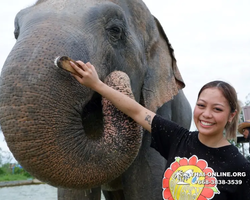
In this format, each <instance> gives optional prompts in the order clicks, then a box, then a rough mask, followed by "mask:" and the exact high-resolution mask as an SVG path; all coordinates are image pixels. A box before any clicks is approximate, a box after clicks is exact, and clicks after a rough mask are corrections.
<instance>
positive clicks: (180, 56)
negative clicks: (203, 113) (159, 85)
mask: <svg viewBox="0 0 250 200" xmlns="http://www.w3.org/2000/svg"><path fill="white" fill-rule="evenodd" d="M35 2H36V0H22V1H18V0H8V1H1V3H0V24H1V26H0V33H1V37H0V70H1V68H2V66H3V64H4V61H5V59H6V58H7V56H8V54H9V52H10V51H11V49H12V47H13V45H14V44H15V38H14V34H13V32H14V18H15V15H16V14H17V12H18V11H19V10H21V9H23V8H25V7H27V6H30V5H32V4H34V3H35ZM144 2H145V4H146V5H147V6H148V8H149V10H150V11H151V13H152V14H153V15H154V16H155V17H156V18H157V19H158V20H159V21H160V23H161V25H162V26H163V28H164V30H165V33H166V35H167V37H168V39H169V41H170V43H171V44H172V47H173V48H174V52H175V57H176V59H177V65H178V67H179V70H180V72H181V74H182V77H183V79H184V82H185V84H186V87H185V88H184V93H185V95H186V96H187V99H188V100H189V102H190V105H191V107H192V110H193V108H194V106H195V103H196V98H197V94H198V92H199V90H200V88H201V87H202V86H203V85H204V84H206V83H207V82H209V81H213V80H223V81H226V82H228V83H230V84H231V85H232V86H234V87H235V89H236V91H237V94H238V98H239V100H240V101H241V102H242V103H243V104H244V103H245V102H246V100H247V99H246V96H247V95H248V94H249V93H250V78H249V74H250V72H249V71H250V24H249V23H250V22H249V19H250V12H249V8H250V1H249V0H210V1H201V0H189V1H186V0H175V1H170V0H144ZM163 2H164V3H163ZM191 129H195V127H194V124H193V123H192V126H191ZM0 148H2V149H3V150H5V151H8V147H7V145H6V143H5V142H4V137H3V135H2V134H1V133H0Z"/></svg>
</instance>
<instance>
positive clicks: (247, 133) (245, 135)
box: [242, 129, 249, 139]
mask: <svg viewBox="0 0 250 200" xmlns="http://www.w3.org/2000/svg"><path fill="white" fill-rule="evenodd" d="M242 134H243V136H244V138H246V139H247V138H248V135H249V130H248V129H243V133H242Z"/></svg>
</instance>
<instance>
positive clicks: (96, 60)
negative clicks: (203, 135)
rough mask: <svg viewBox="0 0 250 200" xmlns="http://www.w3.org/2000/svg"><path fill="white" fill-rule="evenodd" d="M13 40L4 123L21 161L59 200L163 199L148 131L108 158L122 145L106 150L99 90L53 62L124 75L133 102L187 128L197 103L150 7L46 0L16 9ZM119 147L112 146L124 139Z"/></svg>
mask: <svg viewBox="0 0 250 200" xmlns="http://www.w3.org/2000/svg"><path fill="white" fill-rule="evenodd" d="M159 6H160V5H159ZM15 37H16V39H17V41H16V44H15V46H14V47H13V49H12V51H11V52H10V54H9V56H8V58H7V60H6V62H5V64H4V67H3V70H2V73H1V85H0V123H1V127H2V130H3V133H4V135H5V138H6V141H7V144H8V146H9V148H10V150H11V151H12V152H13V154H14V156H15V158H16V159H17V160H18V161H19V162H20V163H21V165H22V166H23V167H24V168H25V169H26V170H27V171H29V172H30V173H31V174H33V175H35V176H36V177H38V178H39V179H41V180H42V181H46V182H48V183H49V184H51V185H54V186H56V187H58V188H59V192H58V199H61V200H63V199H74V200H77V199H98V200H99V199H100V192H101V189H102V190H103V191H104V194H105V197H106V199H109V200H112V199H126V200H138V199H144V200H155V199H157V200H158V199H162V189H161V188H162V186H161V182H162V175H163V173H164V170H165V163H166V161H165V160H164V159H163V158H162V157H161V156H160V155H159V153H158V152H156V151H155V150H154V149H152V148H150V134H149V133H148V132H144V133H143V137H142V141H141V142H140V145H139V148H137V149H136V148H135V149H133V148H131V146H129V147H126V146H125V147H124V149H125V150H122V152H121V153H120V154H115V153H113V154H111V153H110V152H109V151H110V149H111V150H112V151H113V150H114V149H115V148H116V147H115V145H116V144H109V145H110V149H109V145H107V143H105V142H103V141H104V139H103V135H105V136H106V134H108V133H103V132H102V130H103V126H104V125H103V120H102V118H103V114H102V106H101V97H100V95H98V94H96V93H95V92H93V91H91V90H90V89H89V88H86V87H84V86H82V85H80V84H79V83H78V82H77V81H76V80H75V79H74V78H73V77H72V76H71V75H70V74H69V73H67V72H65V71H63V70H60V69H58V68H56V67H54V63H53V62H54V59H55V58H56V57H57V56H61V55H66V56H69V57H71V58H72V59H74V60H82V61H84V62H88V61H90V62H91V63H92V64H93V65H95V66H96V69H97V72H98V74H99V76H100V79H101V80H104V79H105V78H106V77H107V76H108V75H109V74H110V73H111V72H112V71H115V70H120V71H123V72H125V73H126V74H127V75H128V76H129V77H130V81H131V89H132V91H133V95H134V97H135V100H136V101H138V102H140V103H141V104H142V105H144V106H145V107H147V108H149V109H151V110H152V111H154V112H157V113H159V114H160V115H162V116H163V117H165V118H167V119H171V120H173V121H175V122H177V123H178V124H180V125H182V126H184V127H186V128H189V126H190V122H191V109H190V105H189V103H188V101H187V100H186V98H185V96H184V94H183V92H182V90H181V89H182V88H183V87H184V83H183V80H182V78H181V75H180V73H179V71H178V68H177V66H176V60H175V58H174V55H173V49H172V47H171V45H170V43H169V41H168V39H167V37H166V35H165V33H164V31H163V29H162V28H161V25H160V24H159V22H158V21H157V20H156V19H155V18H154V17H153V16H152V15H151V13H150V12H149V11H148V9H147V7H146V6H145V4H144V3H143V2H142V1H140V0H127V1H125V0H120V1H118V0H117V1H116V0H113V1H101V0H89V1H87V0H85V1H83V0H47V1H46V0H41V1H38V3H36V5H34V6H32V7H29V8H26V9H24V10H22V11H20V12H19V13H18V14H17V16H16V20H15ZM119 115H120V114H119ZM125 128H126V127H125ZM124 130H125V132H126V133H127V135H128V136H129V135H130V130H129V129H128V130H126V129H124ZM139 134H140V132H139V131H138V135H139ZM117 138H120V136H119V133H118V136H117ZM113 139H114V138H113ZM128 140H132V139H128ZM118 143H119V144H120V147H119V148H116V150H115V151H114V152H116V151H117V152H119V149H120V148H123V146H124V145H125V144H126V143H124V144H123V140H119V142H118ZM102 144H105V145H106V146H103V147H102ZM132 146H133V145H132ZM137 146H138V145H137ZM99 147H100V148H99ZM127 151H129V153H128V154H126V153H127ZM124 152H125V153H124ZM133 152H134V153H133ZM122 153H124V154H122ZM107 155H108V156H109V157H107V158H106V157H105V156H107ZM117 155H118V156H117ZM120 155H122V156H120ZM123 157H124V158H126V157H128V158H129V159H128V160H129V161H126V160H123ZM110 160H111V161H112V163H113V164H112V165H111V164H110V163H108V164H107V161H110ZM120 160H123V161H122V163H120ZM123 163H125V164H123ZM113 166H115V167H113ZM88 167H89V168H88ZM112 167H113V168H112ZM113 179H115V180H114V181H112V180H113ZM85 180H88V182H86V183H85V182H84V181H85ZM83 182H84V183H83ZM63 188H64V189H63ZM69 188H71V189H69Z"/></svg>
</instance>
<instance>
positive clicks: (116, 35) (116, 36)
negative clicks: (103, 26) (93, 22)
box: [107, 27, 123, 42]
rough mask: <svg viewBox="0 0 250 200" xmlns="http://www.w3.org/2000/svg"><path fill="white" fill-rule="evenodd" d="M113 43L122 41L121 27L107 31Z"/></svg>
mask: <svg viewBox="0 0 250 200" xmlns="http://www.w3.org/2000/svg"><path fill="white" fill-rule="evenodd" d="M107 31H108V34H109V38H110V40H111V41H113V42H116V41H118V40H120V39H122V33H123V31H122V29H121V28H120V27H111V28H108V29H107Z"/></svg>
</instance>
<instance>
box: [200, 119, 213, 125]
mask: <svg viewBox="0 0 250 200" xmlns="http://www.w3.org/2000/svg"><path fill="white" fill-rule="evenodd" d="M200 123H201V124H202V125H204V126H212V125H213V123H209V122H205V121H201V120H200Z"/></svg>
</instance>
